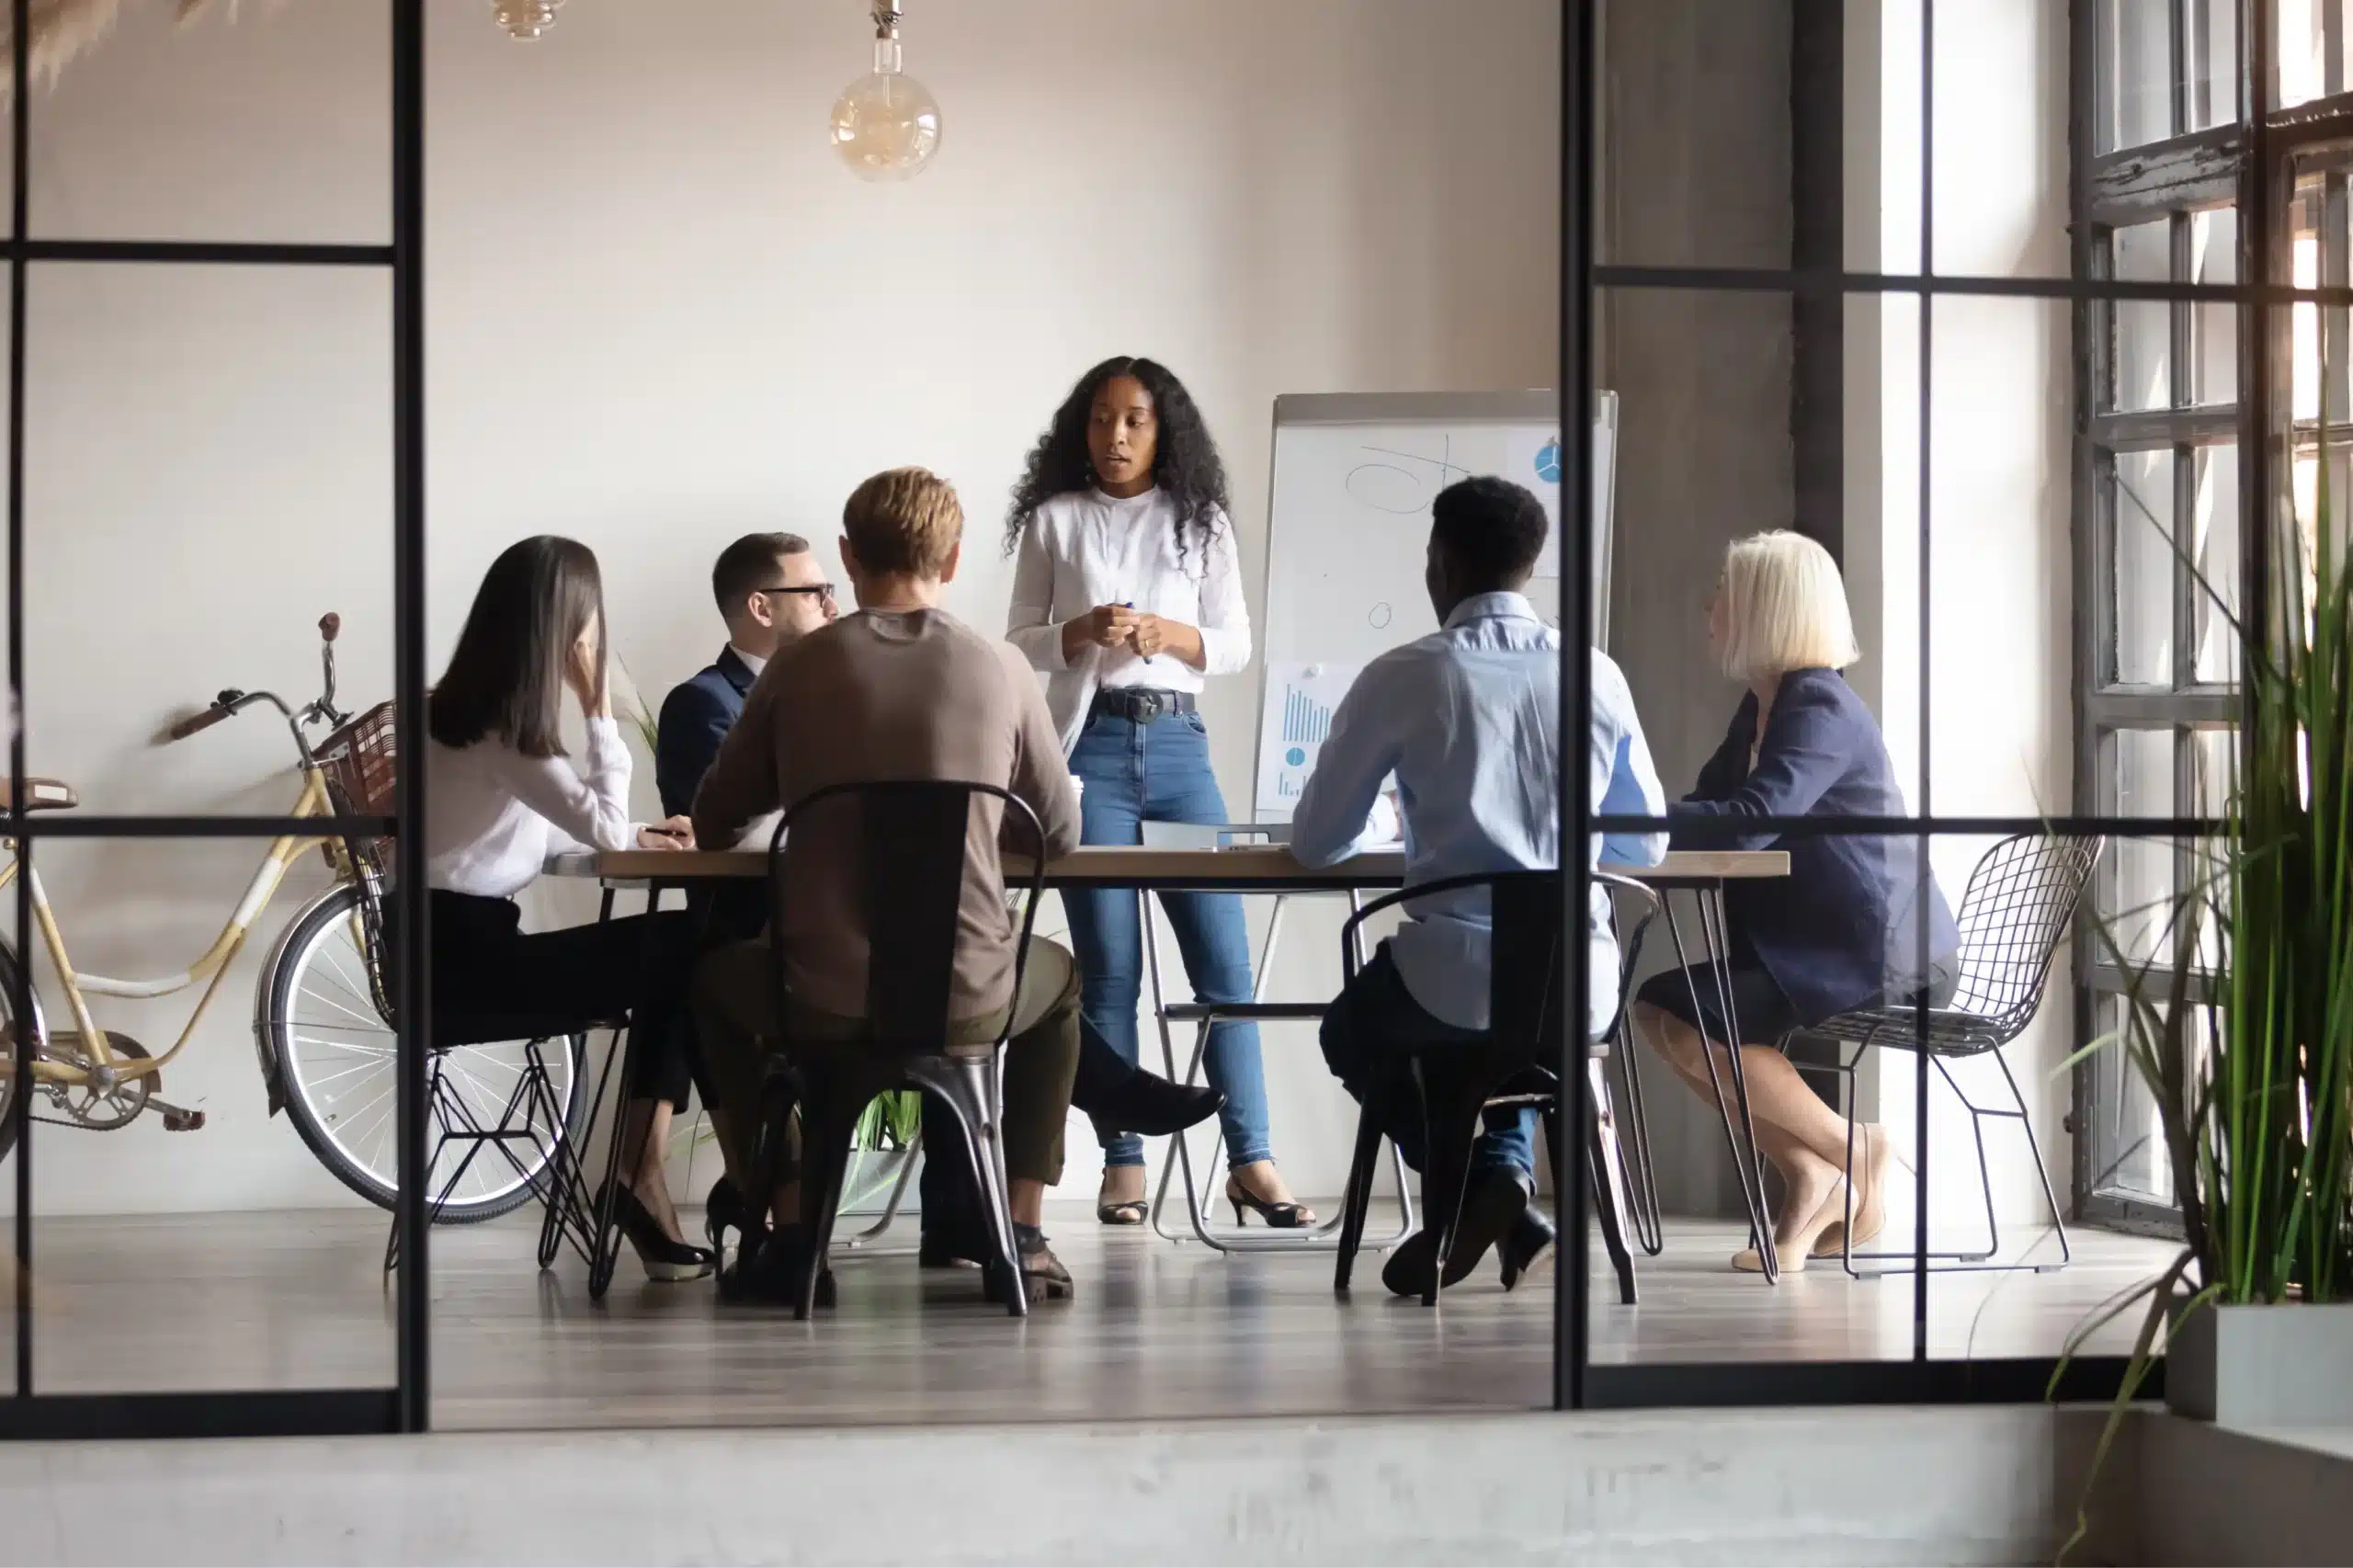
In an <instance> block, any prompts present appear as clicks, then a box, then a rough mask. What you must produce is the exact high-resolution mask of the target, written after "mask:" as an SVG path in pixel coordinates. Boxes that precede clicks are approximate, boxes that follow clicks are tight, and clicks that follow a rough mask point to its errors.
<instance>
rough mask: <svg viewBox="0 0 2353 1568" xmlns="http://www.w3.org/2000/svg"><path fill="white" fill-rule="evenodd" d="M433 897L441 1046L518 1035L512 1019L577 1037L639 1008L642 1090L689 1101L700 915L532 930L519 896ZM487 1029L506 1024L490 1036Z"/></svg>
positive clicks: (635, 1086) (637, 1073)
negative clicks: (690, 987) (511, 1030)
mask: <svg viewBox="0 0 2353 1568" xmlns="http://www.w3.org/2000/svg"><path fill="white" fill-rule="evenodd" d="M432 899H433V906H432V907H433V920H432V929H431V931H430V932H429V933H428V936H429V939H430V940H431V942H432V944H433V1026H434V1028H433V1033H434V1039H435V1040H436V1041H437V1042H440V1043H448V1044H458V1043H462V1042H465V1041H467V1040H468V1039H469V1037H471V1038H472V1040H476V1041H479V1040H484V1039H503V1038H507V1037H506V1034H505V1033H504V1032H503V1029H504V1028H505V1027H506V1026H507V1024H508V1022H509V1021H510V1020H514V1021H520V1022H522V1023H523V1024H525V1025H526V1026H527V1027H529V1028H530V1029H531V1031H532V1033H533V1034H535V1035H536V1034H540V1033H541V1032H544V1033H545V1034H546V1035H548V1036H551V1037H552V1036H555V1035H559V1034H575V1033H581V1032H585V1030H586V1029H587V1028H589V1027H590V1026H591V1025H594V1024H601V1023H610V1022H612V1021H614V1020H616V1019H619V1018H620V1017H622V1016H623V1015H627V1016H628V1017H629V1019H630V1031H629V1063H630V1082H631V1094H632V1095H633V1096H634V1097H636V1098H640V1099H664V1100H667V1101H669V1102H670V1104H672V1105H673V1106H676V1107H677V1108H680V1109H684V1108H685V1107H686V1104H687V1093H688V1089H689V1088H690V1087H692V1085H693V1083H694V1062H693V1055H694V1052H693V1044H692V1031H691V1029H690V1028H689V1027H688V1017H687V981H688V977H689V976H690V975H691V974H692V973H693V971H694V960H695V952H696V948H697V936H698V930H699V922H698V921H697V919H696V918H695V916H694V915H689V914H688V913H687V912H685V911H683V910H669V911H665V912H662V913H657V914H649V915H624V916H622V917H621V918H620V919H616V920H600V921H597V923H596V924H594V925H589V926H565V927H563V929H561V930H556V931H535V932H532V933H530V934H529V935H526V934H525V933H524V931H523V929H522V919H523V912H522V910H521V909H520V908H518V907H517V905H516V903H515V901H514V900H513V899H511V898H479V897H476V896H474V895H473V894H472V893H461V892H448V891H446V890H444V889H440V888H436V889H434V890H433V894H432ZM486 1026H487V1027H489V1028H492V1029H493V1030H494V1031H496V1032H494V1033H492V1034H491V1035H488V1036H485V1035H484V1034H483V1028H484V1027H486Z"/></svg>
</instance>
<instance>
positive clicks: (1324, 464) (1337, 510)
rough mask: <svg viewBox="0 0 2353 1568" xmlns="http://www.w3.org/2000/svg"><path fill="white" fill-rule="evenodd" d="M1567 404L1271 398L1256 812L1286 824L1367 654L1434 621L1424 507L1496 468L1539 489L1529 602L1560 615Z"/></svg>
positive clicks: (1503, 396)
mask: <svg viewBox="0 0 2353 1568" xmlns="http://www.w3.org/2000/svg"><path fill="white" fill-rule="evenodd" d="M1559 410H1560V402H1559V399H1558V398H1557V397H1556V396H1555V395H1554V394H1553V393H1552V392H1430V393H1394V394H1392V393H1375V394H1355V393H1340V394H1328V395H1327V394H1313V395H1297V394H1294V395H1290V396H1284V397H1279V398H1277V399H1276V400H1275V431H1274V462H1273V478H1272V481H1271V483H1270V487H1269V488H1270V494H1269V497H1268V501H1267V598H1266V616H1265V631H1264V632H1263V634H1262V638H1261V642H1260V646H1261V648H1262V650H1263V653H1262V655H1261V662H1260V672H1261V673H1260V683H1259V697H1258V746H1257V763H1256V768H1255V769H1254V773H1255V778H1254V780H1253V789H1252V796H1253V804H1254V806H1255V809H1256V814H1255V817H1254V819H1253V820H1255V821H1258V822H1284V821H1289V820H1290V812H1291V803H1292V802H1293V801H1296V800H1297V799H1298V795H1299V790H1300V788H1301V787H1302V785H1303V784H1304V782H1305V780H1306V778H1307V776H1308V774H1310V773H1312V772H1313V769H1314V762H1315V756H1316V753H1317V750H1318V748H1319V747H1320V745H1321V743H1322V740H1323V736H1324V732H1325V731H1326V730H1327V729H1328V728H1329V726H1330V722H1331V711H1332V710H1333V709H1334V708H1335V707H1336V706H1337V704H1338V700H1339V698H1340V696H1341V695H1342V694H1344V693H1345V692H1346V691H1347V687H1348V683H1349V682H1350V681H1352V680H1354V679H1355V678H1356V673H1357V671H1358V670H1360V669H1362V668H1363V667H1364V665H1366V664H1368V663H1370V661H1371V660H1372V659H1373V658H1375V657H1376V656H1378V655H1379V654H1381V653H1386V652H1387V651H1388V650H1390V649H1391V648H1394V647H1396V646H1397V645H1398V644H1400V643H1402V642H1411V641H1413V640H1414V639H1415V638H1416V637H1423V636H1427V635H1428V634H1429V633H1430V632H1432V631H1437V630H1438V617H1437V615H1436V613H1435V612H1434V611H1433V610H1432V609H1431V608H1430V602H1429V593H1428V590H1427V588H1426V587H1424V586H1423V583H1422V568H1423V561H1424V552H1425V551H1426V550H1427V546H1428V543H1429V531H1430V503H1431V501H1432V500H1434V499H1435V498H1436V497H1437V495H1438V492H1439V491H1441V490H1443V489H1445V488H1446V487H1447V486H1448V485H1449V484H1452V483H1455V482H1456V481H1458V480H1462V479H1468V478H1471V477H1472V476H1473V475H1476V474H1483V473H1495V474H1501V475H1503V476H1504V477H1506V478H1507V479H1510V480H1512V481H1513V482H1515V483H1519V484H1524V485H1526V486H1527V487H1528V488H1529V490H1531V491H1533V492H1535V494H1536V495H1537V497H1538V499H1540V500H1541V501H1542V502H1543V503H1544V505H1545V510H1546V511H1548V512H1549V513H1551V514H1552V520H1553V525H1554V526H1553V540H1552V544H1551V545H1549V546H1548V547H1547V548H1546V551H1545V553H1544V556H1543V557H1542V559H1540V561H1539V562H1537V576H1536V577H1535V579H1534V580H1532V581H1531V582H1530V583H1529V588H1528V596H1529V598H1530V599H1531V600H1533V601H1534V602H1535V604H1536V607H1537V609H1538V610H1539V612H1540V613H1541V614H1542V615H1543V616H1544V617H1545V619H1548V620H1550V621H1551V622H1552V624H1553V625H1555V626H1558V625H1559V624H1560V619H1559V616H1560V604H1561V577H1560V573H1561V567H1560V561H1561V543H1560V541H1561V539H1562V537H1563V521H1564V519H1563V517H1562V515H1561V484H1560V475H1561V472H1562V466H1563V465H1562V463H1561V453H1560V412H1559ZM1592 439H1593V445H1594V465H1593V493H1594V494H1593V502H1594V504H1593V517H1594V528H1593V536H1592V546H1593V606H1592V617H1593V619H1592V627H1593V636H1594V642H1595V643H1596V645H1597V646H1600V647H1604V648H1606V647H1608V626H1609V564H1610V557H1611V553H1612V552H1611V549H1610V536H1611V532H1612V528H1611V512H1612V509H1613V504H1614V501H1615V498H1616V493H1617V466H1618V397H1617V394H1616V393H1615V392H1601V393H1598V394H1597V398H1596V404H1595V418H1594V427H1593V433H1592Z"/></svg>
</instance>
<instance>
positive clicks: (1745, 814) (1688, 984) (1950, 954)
mask: <svg viewBox="0 0 2353 1568" xmlns="http://www.w3.org/2000/svg"><path fill="white" fill-rule="evenodd" d="M1708 638H1709V641H1710V642H1712V643H1713V644H1714V645H1715V648H1716V652H1717V654H1718V657H1719V658H1720V659H1721V660H1722V665H1723V670H1724V673H1725V674H1726V675H1728V676H1732V677H1733V679H1734V680H1737V681H1741V682H1743V683H1745V685H1746V686H1747V687H1748V695H1747V696H1746V697H1745V698H1743V699H1741V703H1740V707H1739V709H1738V710H1737V711H1735V712H1734V713H1733V720H1732V728H1731V730H1730V731H1729V732H1728V733H1726V734H1725V736H1724V742H1723V744H1722V746H1721V747H1720V748H1718V750H1717V752H1716V755H1715V756H1713V757H1711V758H1710V759H1709V762H1708V765H1707V766H1706V767H1702V768H1701V769H1700V770H1699V784H1698V786H1697V787H1696V788H1695V789H1693V790H1692V791H1691V793H1690V794H1688V795H1687V796H1685V797H1684V798H1683V799H1682V800H1681V801H1677V803H1676V804H1674V805H1672V806H1670V807H1668V808H1667V815H1668V816H1669V818H1670V819H1672V820H1673V823H1674V828H1673V846H1674V847H1675V848H1677V849H1765V848H1777V849H1784V850H1787V851H1788V852H1789V857H1790V874H1789V875H1788V876H1787V877H1773V878H1759V879H1756V880H1755V881H1734V882H1733V883H1731V884H1730V886H1729V888H1728V890H1727V892H1726V894H1725V914H1726V916H1727V921H1728V924H1729V926H1730V931H1729V937H1730V949H1731V950H1730V953H1729V955H1728V959H1729V962H1728V967H1729V969H1730V971H1731V981H1732V983H1731V986H1730V991H1731V993H1732V1004H1733V1015H1734V1016H1733V1019H1732V1020H1730V1022H1727V1020H1726V1019H1725V1017H1723V1013H1724V1009H1723V1007H1722V1004H1721V1003H1720V1001H1719V999H1718V993H1717V982H1716V978H1715V975H1714V974H1713V972H1712V971H1711V970H1710V969H1708V968H1706V967H1699V966H1695V968H1694V969H1693V970H1691V971H1684V970H1669V971H1666V972H1665V973H1664V974H1657V975H1654V976H1652V977H1651V979H1650V980H1648V981H1647V982H1645V983H1643V987H1642V990H1641V991H1640V992H1639V993H1637V995H1636V1001H1635V1005H1634V1007H1633V1021H1634V1024H1635V1027H1636V1028H1638V1029H1640V1030H1641V1032H1642V1034H1643V1038H1644V1039H1645V1040H1649V1041H1650V1043H1651V1045H1652V1047H1653V1048H1654V1049H1655V1050H1656V1051H1658V1053H1659V1055H1660V1056H1662V1057H1663V1058H1665V1061H1666V1062H1667V1063H1668V1064H1669V1065H1670V1066H1672V1067H1673V1068H1674V1069H1675V1071H1676V1073H1677V1075H1678V1076H1680V1077H1681V1078H1682V1079H1683V1080H1684V1082H1686V1083H1688V1084H1689V1085H1691V1087H1692V1088H1693V1089H1694V1090H1695V1091H1697V1092H1698V1093H1699V1096H1700V1097H1701V1098H1703V1099H1711V1098H1714V1097H1715V1096H1717V1094H1718V1090H1717V1088H1716V1086H1715V1085H1716V1083H1717V1082H1719V1081H1720V1082H1721V1083H1722V1085H1723V1090H1722V1093H1723V1096H1724V1097H1725V1099H1726V1100H1729V1099H1730V1097H1731V1085H1732V1080H1731V1076H1730V1068H1731V1061H1730V1058H1729V1054H1728V1048H1729V1047H1731V1046H1733V1045H1734V1044H1735V1043H1737V1044H1738V1049H1739V1051H1740V1053H1741V1055H1740V1062H1741V1066H1742V1069H1743V1073H1744V1074H1745V1078H1746V1081H1747V1085H1748V1102H1749V1108H1750V1110H1751V1113H1752V1115H1753V1119H1754V1120H1755V1123H1756V1141H1757V1144H1758V1146H1759V1148H1760V1149H1762V1151H1763V1152H1764V1154H1765V1157H1766V1158H1767V1159H1768V1160H1770V1161H1771V1162H1772V1163H1773V1165H1774V1167H1775V1168H1776V1169H1777V1170H1779V1172H1780V1175H1781V1177H1782V1181H1783V1184H1784V1186H1783V1193H1784V1197H1783V1199H1782V1207H1781V1212H1780V1214H1779V1217H1778V1218H1777V1219H1776V1220H1775V1221H1774V1225H1773V1243H1774V1250H1775V1252H1776V1253H1777V1255H1778V1256H1779V1260H1780V1266H1781V1267H1783V1268H1784V1269H1787V1270H1789V1271H1790V1272H1791V1273H1795V1272H1797V1271H1798V1270H1800V1269H1802V1268H1803V1267H1805V1264H1806V1259H1807V1258H1808V1257H1809V1256H1813V1257H1824V1256H1830V1255H1832V1254H1834V1253H1836V1252H1838V1251H1839V1250H1840V1247H1841V1244H1842V1243H1843V1241H1844V1239H1845V1238H1844V1232H1845V1230H1846V1226H1847V1208H1848V1203H1847V1176H1846V1174H1845V1173H1846V1167H1847V1150H1848V1149H1849V1148H1850V1147H1851V1148H1852V1149H1853V1150H1854V1151H1855V1178H1854V1184H1855V1192H1854V1195H1853V1210H1854V1216H1855V1219H1854V1224H1855V1238H1854V1239H1855V1242H1856V1244H1861V1243H1864V1242H1867V1241H1869V1240H1870V1239H1871V1238H1872V1237H1873V1236H1875V1235H1877V1234H1878V1233H1879V1232H1880V1231H1881V1228H1882V1227H1883V1226H1884V1225H1885V1224H1886V1223H1887V1204H1886V1191H1887V1178H1888V1165H1889V1162H1890V1161H1891V1159H1892V1158H1893V1147H1892V1146H1891V1145H1890V1144H1889V1142H1888V1140H1887V1134H1886V1132H1885V1131H1883V1130H1881V1129H1880V1128H1878V1127H1873V1126H1864V1125H1857V1126H1856V1127H1854V1128H1853V1129H1852V1132H1853V1142H1851V1143H1850V1142H1849V1141H1848V1137H1849V1129H1848V1127H1847V1120H1846V1119H1845V1118H1843V1117H1841V1116H1840V1115H1839V1114H1838V1113H1837V1112H1836V1111H1835V1110H1833V1109H1832V1108H1830V1107H1829V1106H1827V1105H1825V1104H1824V1103H1823V1101H1822V1099H1821V1098H1820V1097H1819V1096H1816V1095H1815V1094H1814V1092H1813V1089H1812V1088H1810V1087H1809V1086H1807V1085H1806V1083H1805V1081H1804V1080H1803V1079H1802V1078H1801V1077H1799V1076H1798V1071H1797V1068H1796V1067H1795V1066H1793V1065H1792V1064H1791V1063H1790V1060H1789V1058H1787V1057H1786V1056H1784V1055H1782V1054H1781V1052H1780V1051H1779V1049H1777V1048H1778V1045H1779V1041H1780V1040H1781V1039H1782V1037H1784V1036H1785V1035H1788V1034H1790V1032H1791V1031H1793V1030H1797V1029H1802V1028H1809V1027H1811V1026H1813V1025H1815V1024H1819V1023H1822V1022H1823V1021H1824V1020H1825V1019H1827V1018H1830V1017H1835V1016H1836V1015H1837V1014H1840V1013H1844V1012H1847V1011H1850V1010H1851V1009H1854V1008H1857V1007H1865V1006H1897V1005H1906V1004H1909V1003H1911V1002H1912V1001H1914V1000H1915V998H1916V997H1917V995H1918V994H1919V993H1920V992H1921V991H1923V990H1926V991H1927V993H1928V995H1929V1000H1930V1003H1931V1005H1935V1004H1938V1003H1941V1002H1944V1001H1948V1000H1949V999H1950V998H1951V995H1952V991H1953V985H1954V980H1955V976H1956V964H1955V956H1956V954H1957V952H1958V951H1959V949H1960V946H1961V938H1960V934H1959V933H1958V932H1957V931H1956V930H1955V929H1954V926H1953V920H1952V912H1951V911H1950V910H1949V909H1948V908H1947V907H1946V906H1945V901H1944V895H1943V894H1942V893H1940V892H1938V891H1937V885H1936V883H1935V881H1933V880H1932V879H1930V878H1929V877H1928V876H1927V868H1926V867H1924V866H1922V865H1921V864H1920V862H1919V852H1918V845H1917V840H1915V839H1914V838H1912V837H1909V836H1906V835H1901V834H1895V835H1884V834H1875V833H1874V834H1845V835H1841V834H1834V833H1824V834H1811V833H1795V834H1789V835H1784V834H1783V833H1782V832H1781V831H1780V830H1779V829H1778V828H1774V827H1770V826H1763V825H1751V824H1754V823H1755V822H1756V819H1758V818H1772V817H1794V816H1810V817H1827V816H1857V817H1899V816H1903V815H1904V812H1905V807H1904V792H1903V790H1900V789H1899V788H1897V785H1896V781H1895V768H1894V765H1893V763H1892V762H1890V761H1889V759H1888V755H1887V745H1886V743H1885V742H1884V741H1883V740H1881V737H1880V731H1879V723H1878V722H1877V721H1876V720H1874V719H1873V718H1872V717H1871V713H1870V710H1869V709H1868V708H1866V707H1864V706H1863V700H1862V699H1861V698H1859V697H1858V696H1856V695H1855V691H1854V688H1853V687H1849V686H1848V685H1847V682H1846V679H1845V677H1843V676H1840V675H1839V674H1838V672H1839V671H1840V670H1842V669H1844V668H1846V667H1847V665H1851V664H1853V663H1854V662H1855V660H1856V659H1857V658H1858V657H1859V651H1858V649H1857V647H1856V643H1855V631H1854V621H1853V619H1852V617H1851V616H1850V615H1849V613H1848V611H1847V591H1846V588H1845V586H1844V585H1842V584H1841V583H1840V582H1839V579H1838V567H1837V564H1836V562H1833V561H1832V560H1831V559H1830V554H1829V552H1828V551H1825V550H1824V549H1823V548H1822V546H1820V545H1819V544H1816V543H1815V542H1814V541H1813V540H1810V539H1807V538H1806V537H1804V536H1803V535H1802V534H1796V533H1790V532H1787V531H1776V532H1771V533H1762V534H1756V535H1753V536H1752V537H1750V538H1747V539H1744V540H1735V541H1734V542H1733V545H1732V547H1731V548H1730V549H1729V550H1728V551H1726V552H1725V555H1724V570H1723V576H1722V579H1721V580H1720V581H1719V582H1718V583H1717V585H1716V591H1715V594H1714V596H1713V597H1711V598H1710V599H1709V601H1708ZM1924 910H1925V912H1926V915H1927V931H1926V933H1925V937H1926V939H1925V942H1924V940H1923V932H1922V929H1921V916H1922V912H1923V911H1924ZM1924 957H1925V959H1926V960H1927V961H1926V963H1925V964H1924V963H1923V961H1922V960H1923V958H1924ZM1733 1024H1737V1026H1738V1028H1737V1029H1736V1030H1735V1029H1734V1028H1733V1027H1732V1025H1733ZM1735 1034H1736V1035H1737V1040H1736V1041H1735V1039H1734V1037H1735ZM1711 1055H1712V1056H1713V1059H1714V1060H1713V1062H1712V1066H1713V1069H1714V1074H1715V1075H1714V1077H1713V1078H1712V1079H1711V1076H1710V1067H1711V1062H1710V1057H1711ZM1733 1267H1735V1268H1742V1269H1751V1270H1753V1269H1755V1268H1756V1267H1758V1261H1757V1257H1756V1252H1755V1251H1754V1250H1753V1249H1751V1250H1745V1251H1743V1252H1742V1253H1740V1254H1739V1255H1738V1256H1735V1257H1734V1258H1733Z"/></svg>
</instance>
